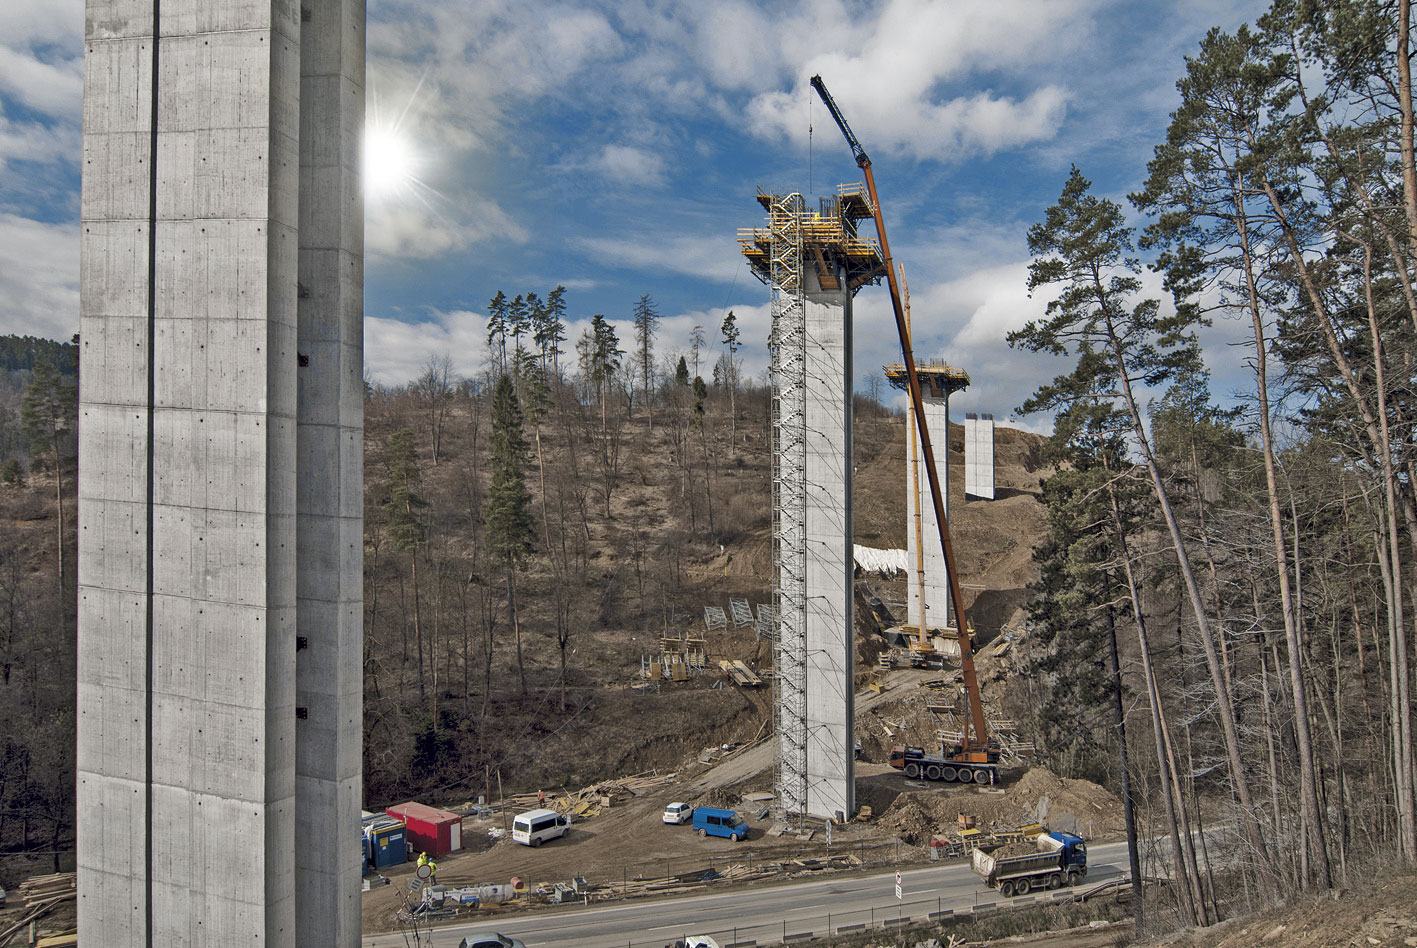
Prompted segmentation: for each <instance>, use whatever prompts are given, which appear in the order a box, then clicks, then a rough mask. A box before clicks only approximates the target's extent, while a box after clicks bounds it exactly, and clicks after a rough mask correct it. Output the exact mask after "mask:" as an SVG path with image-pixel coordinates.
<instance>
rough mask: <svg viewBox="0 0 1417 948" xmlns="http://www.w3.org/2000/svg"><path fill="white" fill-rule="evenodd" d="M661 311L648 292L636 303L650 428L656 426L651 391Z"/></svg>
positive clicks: (636, 324) (636, 339) (636, 321)
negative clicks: (656, 337) (656, 333)
mask: <svg viewBox="0 0 1417 948" xmlns="http://www.w3.org/2000/svg"><path fill="white" fill-rule="evenodd" d="M659 318H660V317H659V311H658V310H656V309H655V308H654V300H652V299H650V297H649V294H648V293H646V294H645V295H644V296H641V297H640V299H639V302H637V303H636V304H635V342H636V343H637V344H638V345H639V347H640V371H641V373H642V378H643V384H644V392H645V410H646V411H648V412H649V424H650V428H653V427H654V409H653V407H652V405H651V400H650V392H651V391H653V389H654V333H655V328H656V327H657V326H658V325H659Z"/></svg>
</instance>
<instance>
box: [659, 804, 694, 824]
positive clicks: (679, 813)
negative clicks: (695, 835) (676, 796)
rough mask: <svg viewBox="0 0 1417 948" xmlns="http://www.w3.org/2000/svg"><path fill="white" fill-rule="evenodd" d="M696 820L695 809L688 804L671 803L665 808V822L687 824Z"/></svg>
mask: <svg viewBox="0 0 1417 948" xmlns="http://www.w3.org/2000/svg"><path fill="white" fill-rule="evenodd" d="M693 818H694V808H693V807H691V806H689V804H687V803H671V804H669V805H668V806H667V807H665V808H664V822H666V823H677V824H683V823H687V822H689V821H690V820H692V819H693Z"/></svg>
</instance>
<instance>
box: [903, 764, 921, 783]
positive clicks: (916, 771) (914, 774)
mask: <svg viewBox="0 0 1417 948" xmlns="http://www.w3.org/2000/svg"><path fill="white" fill-rule="evenodd" d="M905 775H906V776H907V777H909V778H910V779H911V780H919V779H920V765H919V764H917V763H909V764H906V765H905Z"/></svg>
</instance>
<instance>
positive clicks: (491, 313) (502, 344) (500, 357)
mask: <svg viewBox="0 0 1417 948" xmlns="http://www.w3.org/2000/svg"><path fill="white" fill-rule="evenodd" d="M487 345H488V347H489V348H492V347H496V348H495V352H496V354H497V360H496V364H497V369H498V371H501V372H505V371H507V294H505V293H503V292H502V291H501V290H498V291H497V295H496V296H494V297H492V299H491V300H489V301H488V302H487Z"/></svg>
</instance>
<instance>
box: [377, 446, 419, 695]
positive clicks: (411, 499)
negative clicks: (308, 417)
mask: <svg viewBox="0 0 1417 948" xmlns="http://www.w3.org/2000/svg"><path fill="white" fill-rule="evenodd" d="M385 464H386V467H387V471H388V476H387V479H386V480H385V482H384V491H383V494H384V503H383V505H382V509H383V513H384V526H385V529H386V530H387V531H388V534H389V539H390V540H392V541H393V544H394V548H395V549H397V550H398V551H399V552H401V553H407V554H408V563H409V573H410V576H411V579H412V584H413V637H414V640H415V642H417V645H418V693H419V696H420V697H426V696H427V687H426V685H425V684H424V673H423V669H424V664H425V658H424V651H423V613H422V609H421V606H420V603H419V599H420V596H419V589H418V551H419V549H420V548H422V546H423V545H424V544H425V543H427V542H428V527H427V524H425V523H424V522H423V509H424V508H425V507H427V506H428V502H427V501H426V500H425V499H424V498H423V496H422V495H421V494H420V493H419V492H418V488H419V486H420V484H421V483H422V480H423V472H422V471H421V470H420V469H419V466H418V452H417V448H416V446H415V442H414V434H413V429H412V428H400V429H398V430H397V431H395V432H394V433H393V434H391V435H390V436H389V443H388V447H387V449H386V457H385Z"/></svg>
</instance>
